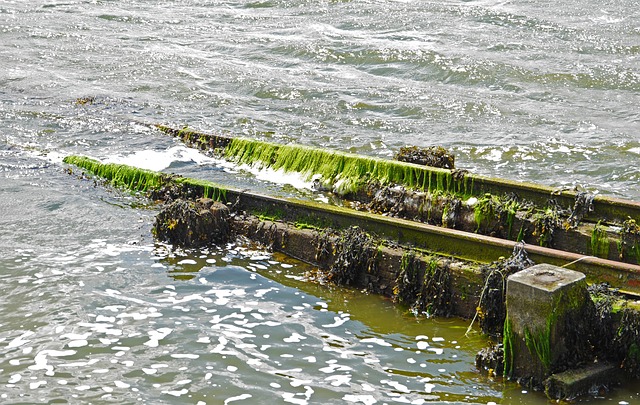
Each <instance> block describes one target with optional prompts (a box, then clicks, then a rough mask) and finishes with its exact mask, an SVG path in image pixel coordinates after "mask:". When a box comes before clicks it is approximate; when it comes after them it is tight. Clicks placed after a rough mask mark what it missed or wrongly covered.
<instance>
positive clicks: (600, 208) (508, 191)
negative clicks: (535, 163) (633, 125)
mask: <svg viewBox="0 0 640 405" xmlns="http://www.w3.org/2000/svg"><path fill="white" fill-rule="evenodd" d="M156 127H157V128H158V129H160V130H161V131H163V132H164V133H167V134H169V135H171V136H175V137H178V138H180V139H182V140H183V141H185V142H186V143H187V144H189V145H192V146H195V147H198V148H200V149H212V150H218V151H221V153H222V155H223V156H225V157H226V158H228V159H230V160H233V161H236V162H239V163H246V164H258V165H261V166H263V167H269V168H273V169H283V170H285V171H291V172H299V173H301V174H302V175H304V176H307V177H308V178H310V177H311V176H313V175H315V174H321V175H322V178H323V181H324V182H327V183H329V184H331V185H332V186H337V189H338V191H341V192H344V193H348V192H351V191H355V190H358V188H360V187H362V186H363V185H364V184H366V182H367V181H370V180H378V181H381V182H389V183H395V184H399V185H403V186H406V187H409V188H414V189H420V190H427V191H433V190H440V191H445V192H451V193H455V194H458V195H462V196H483V195H485V194H486V193H490V194H493V195H496V196H504V195H515V196H517V197H518V199H520V200H522V201H531V202H533V203H535V204H536V205H537V206H539V207H545V206H547V204H548V202H549V200H550V199H553V200H555V201H556V203H557V204H558V205H559V206H560V207H562V208H563V209H566V210H573V209H574V207H575V204H576V200H577V199H579V195H580V194H581V193H579V192H577V191H574V190H564V191H558V190H557V189H554V188H552V187H547V186H543V185H539V184H533V183H525V182H517V181H513V180H506V179H498V178H493V177H486V176H481V175H477V174H472V173H466V172H461V171H451V170H446V169H439V168H434V167H428V166H420V165H415V164H411V163H404V162H399V161H392V160H387V159H379V158H374V157H367V156H361V155H355V154H349V153H343V152H337V151H330V150H326V149H319V148H311V147H306V146H301V145H291V144H290V145H283V144H276V143H270V142H264V141H259V140H253V139H246V138H235V137H229V136H223V135H212V134H205V133H202V132H198V131H193V130H190V129H187V128H182V129H176V128H171V127H168V126H165V125H156ZM208 145H210V146H208ZM592 203H593V210H592V211H590V212H587V213H586V217H585V219H586V220H590V221H592V222H597V221H603V222H608V223H622V222H624V221H625V220H627V219H628V218H632V219H635V220H638V221H640V202H634V201H627V200H622V199H617V198H612V197H605V196H599V195H598V196H595V197H594V198H593V199H592Z"/></svg>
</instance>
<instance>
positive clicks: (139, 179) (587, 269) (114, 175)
mask: <svg viewBox="0 0 640 405" xmlns="http://www.w3.org/2000/svg"><path fill="white" fill-rule="evenodd" d="M65 162H66V163H69V164H74V165H77V166H79V167H82V168H84V169H85V170H87V171H88V172H91V173H93V174H95V175H97V176H101V177H104V178H106V179H108V180H110V181H112V182H113V183H114V184H116V185H118V186H122V187H126V188H129V189H131V190H134V191H141V190H147V191H148V190H150V189H151V188H153V187H163V186H166V185H167V182H169V183H171V182H172V184H181V185H185V186H188V187H192V188H193V189H194V190H196V191H197V197H202V196H204V197H209V198H214V199H218V200H222V201H233V202H234V204H235V205H236V209H238V210H242V211H246V212H250V213H256V214H260V213H261V214H263V215H265V216H269V217H271V218H272V219H280V220H284V221H288V222H291V223H309V224H316V225H321V226H324V227H331V228H334V229H346V228H349V227H351V226H359V227H360V228H362V229H363V230H364V231H366V232H369V233H371V234H375V235H377V236H379V237H381V238H383V239H387V240H390V241H393V242H395V243H399V244H402V245H405V246H408V247H415V248H419V249H424V250H427V251H430V252H434V253H437V254H440V255H447V256H452V257H456V258H460V259H465V260H472V261H479V262H485V263H489V262H492V261H495V260H498V259H499V258H501V257H509V256H510V255H511V252H512V251H513V249H514V246H515V244H516V242H514V241H508V240H504V239H499V238H494V237H488V236H483V235H478V234H474V233H469V232H463V231H458V230H454V229H446V228H442V227H437V226H433V225H428V224H424V223H418V222H413V221H408V220H403V219H398V218H390V217H387V216H383V215H377V214H372V213H368V212H361V211H354V210H351V209H348V208H344V207H338V206H331V205H328V204H321V203H318V202H314V201H301V200H297V199H289V198H278V197H271V196H265V195H260V194H255V193H251V192H243V191H239V190H236V189H232V188H224V187H221V186H218V185H216V184H214V183H211V182H207V181H204V180H197V179H190V178H185V177H175V176H171V175H167V174H163V173H158V172H152V171H149V170H143V169H137V168H134V167H131V166H126V165H117V164H102V163H100V162H98V161H95V160H93V159H88V158H84V157H79V156H70V157H67V158H65ZM526 250H527V253H528V254H529V257H530V258H531V259H532V260H533V261H534V262H536V263H549V264H553V265H556V266H565V265H568V266H569V268H571V269H575V270H579V271H582V272H584V273H585V274H586V275H587V277H588V279H589V281H590V282H604V281H606V282H609V283H610V284H611V286H613V287H617V288H620V289H621V290H623V291H629V292H632V293H635V294H640V266H637V265H632V264H627V263H620V262H615V261H611V260H605V259H600V258H595V257H586V256H584V255H580V254H575V253H569V252H562V251H558V250H554V249H549V248H544V247H540V246H533V245H527V246H526ZM572 262H575V263H573V264H569V263H572Z"/></svg>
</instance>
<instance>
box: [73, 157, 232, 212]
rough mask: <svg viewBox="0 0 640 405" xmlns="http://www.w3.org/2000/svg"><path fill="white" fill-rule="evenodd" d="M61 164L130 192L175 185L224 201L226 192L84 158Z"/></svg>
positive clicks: (209, 184) (202, 183)
mask: <svg viewBox="0 0 640 405" xmlns="http://www.w3.org/2000/svg"><path fill="white" fill-rule="evenodd" d="M63 162H64V163H67V164H71V165H74V166H78V167H81V168H83V169H85V170H87V171H88V172H90V173H91V174H94V175H96V176H98V177H102V178H104V179H107V180H109V181H110V182H111V184H113V185H114V186H117V187H124V188H127V189H129V190H131V191H150V190H158V189H160V188H161V187H163V186H166V185H169V184H176V185H182V186H185V187H190V188H193V189H195V190H197V191H198V192H199V193H200V195H201V196H202V197H205V198H212V199H214V200H220V201H225V200H226V193H227V190H226V189H225V188H224V187H222V186H219V185H217V184H215V183H212V182H210V181H206V180H198V179H192V178H188V177H180V176H175V175H170V174H166V173H161V172H154V171H151V170H145V169H139V168H136V167H132V166H128V165H123V164H118V163H101V162H99V161H97V160H95V159H91V158H89V157H85V156H67V157H65V158H64V159H63Z"/></svg>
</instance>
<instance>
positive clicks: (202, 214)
mask: <svg viewBox="0 0 640 405" xmlns="http://www.w3.org/2000/svg"><path fill="white" fill-rule="evenodd" d="M229 221H230V211H229V208H228V207H227V206H226V205H224V204H222V203H219V202H215V201H213V200H211V199H208V198H200V199H198V200H196V201H187V200H181V199H179V200H176V201H174V202H172V203H171V204H169V205H167V206H165V207H164V208H163V209H162V211H160V213H158V215H157V216H156V220H155V222H154V225H153V233H154V235H155V236H156V237H157V238H158V239H159V240H161V241H165V242H168V243H170V244H172V245H176V246H182V247H187V248H191V247H201V246H206V245H211V244H220V243H226V242H227V241H228V240H229V237H230V234H231V226H230V223H229Z"/></svg>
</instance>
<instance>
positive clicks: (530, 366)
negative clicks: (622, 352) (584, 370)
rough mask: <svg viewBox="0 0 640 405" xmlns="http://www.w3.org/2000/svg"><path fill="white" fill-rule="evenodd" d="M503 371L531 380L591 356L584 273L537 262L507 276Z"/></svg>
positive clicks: (589, 306)
mask: <svg viewBox="0 0 640 405" xmlns="http://www.w3.org/2000/svg"><path fill="white" fill-rule="evenodd" d="M506 308H507V317H506V320H505V326H504V360H505V368H504V370H505V376H506V377H509V378H515V379H524V380H525V381H528V383H533V384H534V385H539V384H542V382H543V381H544V380H545V379H546V378H547V377H549V376H550V375H551V374H552V373H555V372H559V371H563V370H566V369H567V368H569V367H573V366H575V365H576V363H579V362H581V361H584V360H586V359H587V358H589V357H590V356H591V351H590V349H589V343H588V340H589V336H580V335H583V334H584V333H583V332H588V331H590V325H589V322H590V321H591V319H592V317H591V315H590V314H592V312H590V311H591V309H592V308H593V302H592V301H591V298H590V297H589V294H588V292H587V283H586V279H585V275H584V274H582V273H579V272H576V271H573V270H567V269H563V268H560V267H556V266H552V265H548V264H539V265H536V266H533V267H530V268H528V269H526V270H523V271H520V272H518V273H515V274H513V275H511V276H510V277H509V278H508V279H507V297H506Z"/></svg>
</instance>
